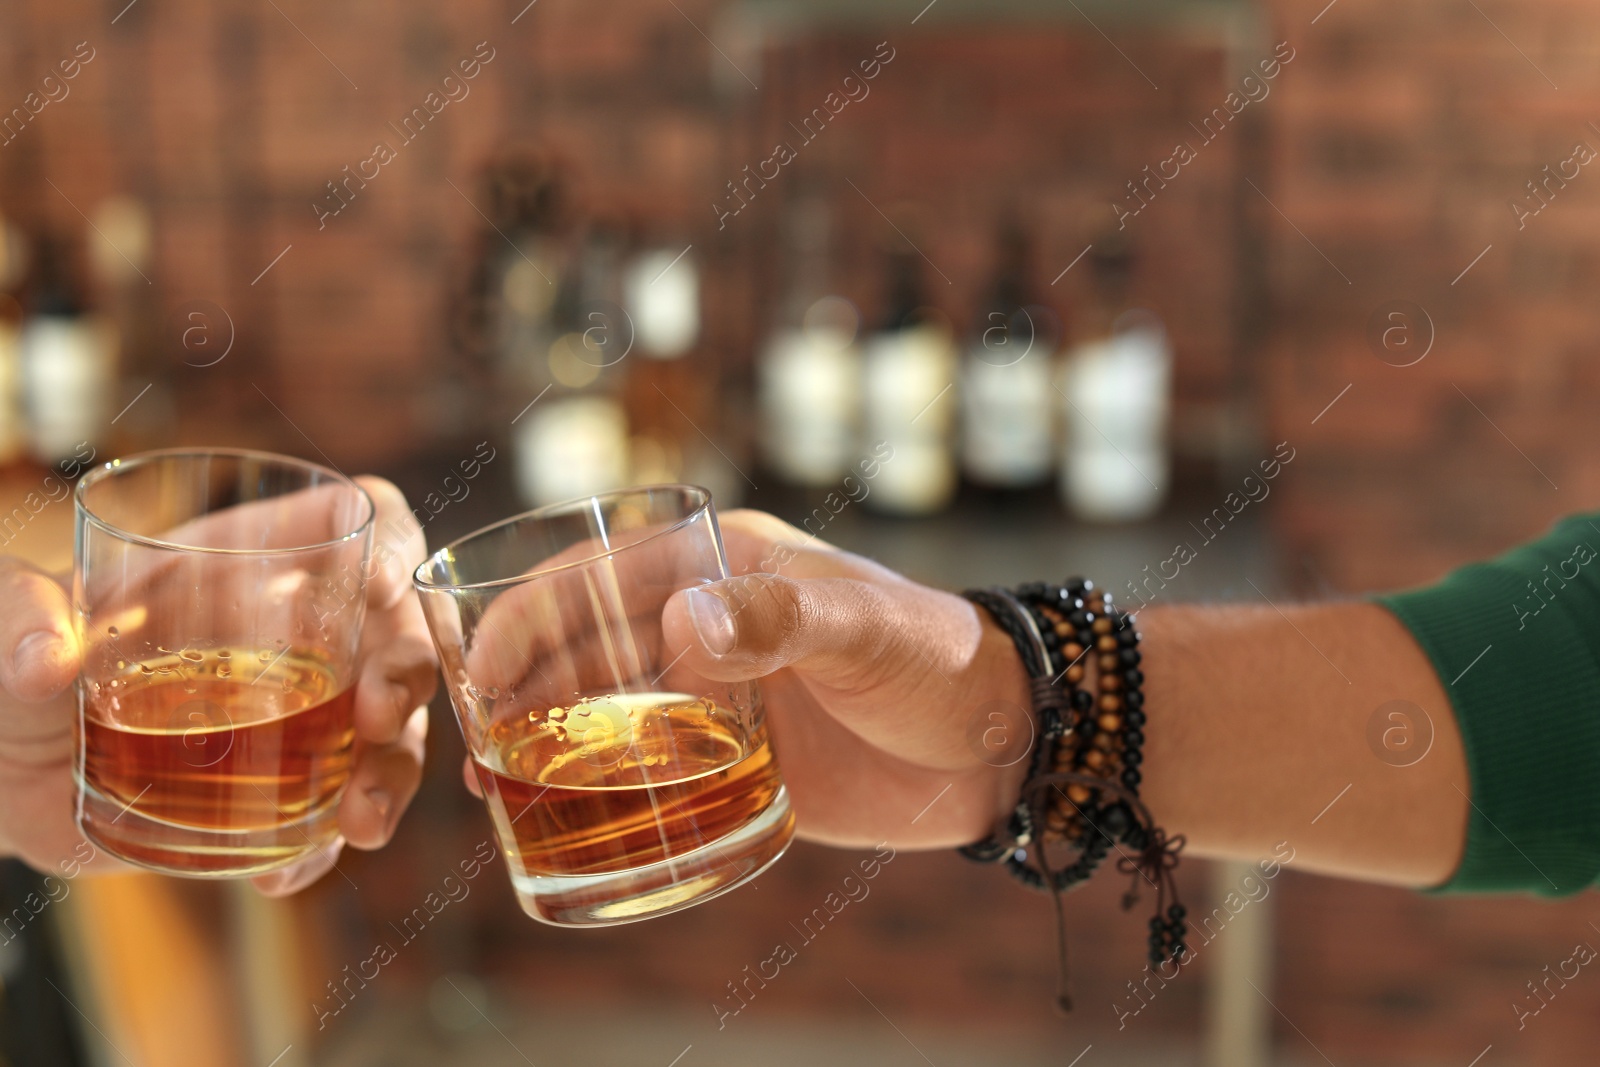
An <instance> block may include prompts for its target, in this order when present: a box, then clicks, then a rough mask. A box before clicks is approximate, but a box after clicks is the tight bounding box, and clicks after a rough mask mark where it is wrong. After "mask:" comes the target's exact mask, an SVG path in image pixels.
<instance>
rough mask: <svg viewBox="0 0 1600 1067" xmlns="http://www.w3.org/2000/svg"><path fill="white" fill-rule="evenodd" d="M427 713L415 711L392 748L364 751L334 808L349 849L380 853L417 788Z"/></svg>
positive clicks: (391, 745) (384, 747) (420, 776)
mask: <svg viewBox="0 0 1600 1067" xmlns="http://www.w3.org/2000/svg"><path fill="white" fill-rule="evenodd" d="M427 736H428V709H427V708H426V707H420V708H417V709H416V710H415V711H413V712H412V713H411V716H410V717H409V718H408V719H407V720H406V725H405V729H403V730H402V731H401V732H400V737H399V738H398V739H396V740H395V741H394V742H393V743H392V744H387V745H367V746H364V747H363V748H362V749H361V751H360V753H359V754H358V755H357V757H356V767H355V770H354V771H353V772H352V773H351V775H350V785H349V786H348V787H347V788H346V790H345V795H344V799H343V800H342V801H340V803H339V831H340V833H342V834H343V835H344V837H345V840H347V841H349V842H350V844H351V846H352V847H354V848H360V849H375V848H382V847H383V846H384V845H386V844H388V842H389V838H391V837H393V836H394V831H395V827H396V826H398V825H399V823H400V815H401V813H402V812H404V811H405V809H406V805H408V804H410V803H411V798H412V797H413V796H415V795H416V792H417V786H418V785H420V784H421V783H422V753H423V747H424V741H425V740H426V738H427Z"/></svg>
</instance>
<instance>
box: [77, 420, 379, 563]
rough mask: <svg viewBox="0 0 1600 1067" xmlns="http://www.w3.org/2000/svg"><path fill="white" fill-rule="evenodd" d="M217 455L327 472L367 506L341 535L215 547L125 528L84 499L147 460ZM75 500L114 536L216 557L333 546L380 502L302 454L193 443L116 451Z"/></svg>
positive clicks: (362, 525) (367, 525)
mask: <svg viewBox="0 0 1600 1067" xmlns="http://www.w3.org/2000/svg"><path fill="white" fill-rule="evenodd" d="M213 456H224V457H228V458H231V459H253V460H260V461H263V462H266V463H273V464H277V465H278V466H280V467H292V468H297V469H299V470H303V471H314V472H316V473H318V474H323V475H326V476H327V477H328V479H329V480H330V481H334V482H340V483H343V484H344V485H346V486H348V487H349V488H351V489H354V490H355V491H356V493H357V494H359V497H360V500H361V502H362V503H363V504H364V505H365V507H366V514H365V516H364V517H363V518H362V519H361V521H360V522H358V523H356V524H355V526H354V528H353V529H351V530H350V532H349V533H344V534H340V535H339V536H338V537H333V538H329V539H328V540H325V541H318V542H315V543H312V544H305V545H291V546H288V547H285V548H216V547H213V546H209V545H186V544H183V543H182V542H180V541H167V540H163V539H162V538H159V537H150V536H147V535H145V534H136V533H134V532H133V531H132V530H124V529H123V528H122V527H120V526H118V525H116V524H115V523H112V522H108V521H107V520H105V519H103V518H101V517H100V516H99V515H96V514H95V513H94V511H93V510H92V509H91V508H90V507H89V505H88V504H87V503H85V501H84V496H85V491H86V490H87V489H90V488H92V487H93V486H95V485H98V484H99V483H100V482H103V481H105V480H106V479H108V478H111V477H114V476H116V475H119V474H123V473H126V472H127V471H129V470H131V469H133V468H136V467H142V466H144V465H146V464H149V463H155V462H158V461H161V460H169V459H182V458H191V459H197V458H200V457H213ZM263 499H268V500H270V499H273V498H272V497H265V498H263ZM72 502H73V506H74V507H75V508H76V510H77V513H78V514H79V515H81V516H82V517H83V519H84V521H86V522H88V523H90V524H92V525H93V526H95V527H97V528H98V529H100V530H103V531H105V532H106V533H107V534H109V535H111V536H112V537H116V538H120V539H122V540H124V541H129V542H131V543H133V544H137V545H141V546H143V547H145V548H155V549H162V550H165V551H169V552H194V553H201V554H205V555H213V556H286V555H292V554H294V553H296V552H314V551H317V550H319V549H327V548H332V547H334V546H336V545H342V544H347V543H349V542H350V541H353V540H355V539H357V538H360V537H364V536H366V535H367V533H368V532H370V531H371V529H372V526H373V524H374V522H376V520H377V517H378V506H377V504H376V503H374V502H373V499H372V496H371V494H370V493H368V492H367V491H366V490H365V489H364V488H362V486H361V483H360V482H358V481H356V480H355V479H354V478H352V477H350V476H349V475H347V474H345V473H344V472H343V471H340V470H336V469H335V468H333V467H328V466H324V465H322V464H321V463H315V462H313V461H311V460H309V459H301V458H300V457H299V456H289V455H285V454H284V453H282V452H266V451H263V450H261V449H257V448H192V447H181V446H180V447H177V448H158V449H153V450H151V451H148V452H135V453H133V454H132V455H128V456H118V457H117V458H115V459H110V460H107V461H106V462H104V463H102V464H100V465H99V466H96V467H92V468H90V469H89V470H88V471H87V472H86V473H85V474H84V476H83V477H82V478H79V479H78V484H77V486H75V487H74V489H73V491H72Z"/></svg>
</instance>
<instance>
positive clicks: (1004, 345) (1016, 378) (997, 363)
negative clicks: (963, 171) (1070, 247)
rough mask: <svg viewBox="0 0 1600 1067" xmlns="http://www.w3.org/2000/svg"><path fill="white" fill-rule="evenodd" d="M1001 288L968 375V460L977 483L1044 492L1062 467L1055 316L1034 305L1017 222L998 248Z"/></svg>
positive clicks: (989, 304)
mask: <svg viewBox="0 0 1600 1067" xmlns="http://www.w3.org/2000/svg"><path fill="white" fill-rule="evenodd" d="M997 251H998V255H997V258H996V268H995V281H994V286H993V289H992V290H991V291H990V294H989V297H988V299H987V301H986V302H985V304H984V305H983V306H982V307H981V309H980V311H979V313H978V315H977V317H976V320H975V321H974V323H973V328H972V336H971V338H970V339H969V341H968V343H967V350H966V356H965V360H964V362H963V366H962V371H961V415H962V419H961V460H962V468H963V470H964V471H965V473H966V475H967V477H968V478H969V479H971V480H972V481H973V482H974V483H976V484H978V485H983V486H989V487H994V488H1001V489H1020V488H1026V487H1028V486H1033V485H1038V484H1040V483H1042V482H1044V481H1046V480H1047V479H1048V478H1049V477H1050V472H1051V468H1052V467H1053V466H1054V464H1055V454H1054V453H1055V441H1054V437H1053V432H1054V431H1053V427H1054V417H1055V408H1056V406H1057V403H1056V401H1057V400H1059V397H1058V396H1057V395H1056V393H1055V391H1054V389H1053V387H1052V384H1053V383H1052V377H1053V375H1054V366H1053V361H1054V357H1055V343H1056V337H1055V334H1056V329H1055V322H1054V316H1053V315H1052V314H1051V313H1050V312H1049V311H1048V310H1047V309H1045V308H1043V307H1040V306H1038V305H1036V304H1033V303H1031V301H1030V296H1031V292H1030V287H1029V280H1028V279H1029V267H1030V263H1029V248H1028V241H1027V237H1026V235H1025V234H1024V233H1023V231H1022V229H1021V228H1020V227H1019V226H1017V225H1016V224H1015V223H1014V222H1008V223H1007V224H1006V225H1005V226H1003V227H1002V229H1001V232H1000V238H999V241H998V242H997Z"/></svg>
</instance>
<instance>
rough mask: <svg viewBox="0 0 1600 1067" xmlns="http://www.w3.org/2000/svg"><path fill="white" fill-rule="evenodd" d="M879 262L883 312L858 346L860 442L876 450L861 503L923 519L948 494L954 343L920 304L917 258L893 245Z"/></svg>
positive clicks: (952, 479)
mask: <svg viewBox="0 0 1600 1067" xmlns="http://www.w3.org/2000/svg"><path fill="white" fill-rule="evenodd" d="M887 259H888V286H887V294H888V299H887V302H886V303H887V310H886V312H885V314H884V316H883V320H882V323H883V324H882V326H881V328H880V329H878V330H877V331H876V332H875V333H873V334H872V336H870V337H869V338H867V341H866V343H865V345H864V346H863V347H864V350H865V358H864V363H865V374H864V380H863V386H864V388H863V394H864V400H865V419H864V422H865V431H866V441H865V442H864V445H865V447H866V448H867V449H868V450H873V451H875V452H878V453H881V457H880V458H881V470H880V471H879V473H878V476H877V478H876V480H875V482H874V485H873V492H872V495H871V496H869V497H867V501H866V502H867V506H869V507H871V508H874V509H876V510H878V511H883V512H887V513H890V514H896V515H907V516H911V515H930V514H933V513H935V512H938V511H939V510H941V509H942V508H944V507H945V506H946V505H948V504H949V503H950V501H951V499H952V498H953V497H954V496H955V491H956V465H955V455H954V449H953V448H952V442H951V437H952V430H953V429H954V425H953V424H954V422H955V411H956V403H955V396H954V395H953V394H954V392H955V375H956V353H955V346H954V344H953V342H952V339H951V336H950V329H949V326H948V325H947V323H946V322H945V321H944V319H943V318H942V317H941V316H940V315H939V313H938V312H936V311H934V310H932V309H931V308H929V307H928V306H927V304H926V302H925V301H924V299H923V296H922V258H921V255H920V254H919V253H918V252H916V251H915V250H914V249H909V248H904V247H897V248H895V249H894V250H893V251H891V252H890V253H889V255H888V257H887Z"/></svg>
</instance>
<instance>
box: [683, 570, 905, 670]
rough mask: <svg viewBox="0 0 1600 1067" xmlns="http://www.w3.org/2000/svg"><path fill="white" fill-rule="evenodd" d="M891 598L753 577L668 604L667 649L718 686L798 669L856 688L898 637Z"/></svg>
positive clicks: (834, 581)
mask: <svg viewBox="0 0 1600 1067" xmlns="http://www.w3.org/2000/svg"><path fill="white" fill-rule="evenodd" d="M892 615H893V612H892V608H891V605H890V604H889V602H888V599H887V598H886V597H885V596H884V594H883V592H882V591H881V590H880V589H879V588H878V587H876V586H874V585H870V584H868V583H867V582H861V581H856V580H854V579H850V578H800V579H796V578H785V577H782V576H780V575H776V574H748V575H743V576H741V577H738V578H728V579H724V580H723V581H720V582H712V583H710V584H708V585H703V586H697V587H695V588H692V589H685V590H683V591H682V592H679V593H676V594H674V595H673V597H672V598H671V599H670V600H668V601H667V604H666V608H665V609H664V610H663V612H662V617H661V627H662V633H663V636H664V637H665V639H666V645H667V647H668V648H669V649H684V651H683V653H682V656H683V659H684V663H685V665H686V666H688V667H689V668H690V669H691V670H693V671H696V672H697V673H699V674H700V675H702V676H704V677H707V678H713V679H716V680H718V681H727V682H734V681H744V680H746V679H750V678H759V677H761V676H762V675H766V674H771V673H772V672H773V671H775V670H778V669H780V668H782V667H794V668H797V669H799V670H803V671H806V672H808V673H812V674H816V675H819V676H821V678H822V679H824V680H825V681H826V682H827V683H828V684H829V685H833V686H839V687H846V688H849V687H854V686H856V685H859V684H860V683H861V681H862V679H863V678H864V676H865V675H866V674H867V673H868V672H869V671H877V670H880V669H881V668H882V667H884V666H885V664H884V663H883V662H882V660H883V656H882V653H883V652H885V651H886V650H887V649H888V648H889V647H890V646H891V644H892V642H893V640H894V635H895V633H896V632H897V627H896V624H895V622H894V620H893V618H892Z"/></svg>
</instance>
